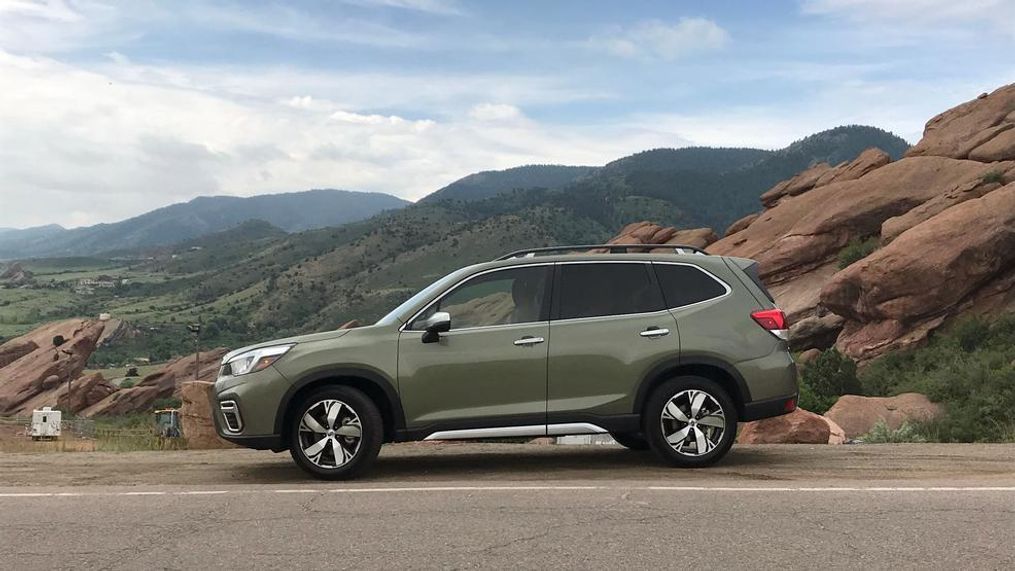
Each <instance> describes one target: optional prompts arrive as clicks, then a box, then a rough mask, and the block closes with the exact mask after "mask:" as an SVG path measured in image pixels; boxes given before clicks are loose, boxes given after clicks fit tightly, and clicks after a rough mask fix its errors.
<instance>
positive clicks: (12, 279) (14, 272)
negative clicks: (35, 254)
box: [0, 262, 34, 286]
mask: <svg viewBox="0 0 1015 571" xmlns="http://www.w3.org/2000/svg"><path fill="white" fill-rule="evenodd" d="M33 277H34V276H33V274H32V272H30V271H28V270H26V269H24V268H23V267H21V264H19V263H18V262H14V263H12V264H11V265H9V266H7V267H6V268H4V271H2V272H0V281H3V282H6V283H7V285H11V286H21V285H26V284H30V283H32V282H33V281H34V280H33Z"/></svg>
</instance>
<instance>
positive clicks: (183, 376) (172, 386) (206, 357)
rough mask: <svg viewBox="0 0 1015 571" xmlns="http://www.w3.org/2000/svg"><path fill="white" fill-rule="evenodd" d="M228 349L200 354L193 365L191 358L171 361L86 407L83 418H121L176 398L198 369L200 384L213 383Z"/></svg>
mask: <svg viewBox="0 0 1015 571" xmlns="http://www.w3.org/2000/svg"><path fill="white" fill-rule="evenodd" d="M226 352H227V350H226V349H224V348H219V349H212V350H210V351H203V352H201V362H200V364H199V365H197V364H196V359H195V356H194V355H188V356H186V357H180V358H178V359H174V360H172V361H170V362H169V363H168V364H167V365H166V367H165V368H164V369H162V370H161V371H158V372H155V373H152V374H150V375H148V376H146V377H145V378H144V379H142V380H141V382H139V383H138V384H136V385H134V386H133V387H131V388H128V389H120V390H118V391H116V392H115V393H113V394H111V395H109V396H108V397H106V398H104V399H102V400H101V401H99V402H97V403H95V404H93V405H92V406H89V407H88V408H86V409H85V410H84V411H82V413H81V414H83V415H84V416H102V415H120V414H129V413H132V412H138V411H144V410H148V409H150V408H151V407H152V405H153V404H154V403H155V401H157V400H159V399H164V398H169V397H173V396H176V397H178V396H179V388H180V385H181V384H182V383H184V382H186V381H192V380H195V378H194V368H195V366H197V368H198V376H197V379H196V380H199V381H209V382H210V381H214V380H215V378H216V376H217V375H218V369H219V364H220V362H221V360H222V357H223V356H224V355H225V354H226Z"/></svg>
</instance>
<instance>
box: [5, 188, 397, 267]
mask: <svg viewBox="0 0 1015 571" xmlns="http://www.w3.org/2000/svg"><path fill="white" fill-rule="evenodd" d="M407 204H409V202H408V201H405V200H402V199H401V198H397V197H395V196H391V195H389V194H382V193H377V192H353V191H348V190H331V189H319V190H308V191H305V192H291V193H283V194H266V195H260V196H251V197H247V198H242V197H237V196H201V197H198V198H195V199H193V200H191V201H189V202H184V203H179V204H173V205H170V206H166V207H163V208H159V209H157V210H153V211H151V212H148V213H146V214H142V215H140V216H135V217H133V218H129V219H127V220H123V221H120V222H115V223H112V224H97V225H95V226H87V227H82V228H73V229H66V228H63V227H61V226H58V225H55V224H53V225H48V226H40V227H36V228H27V229H24V230H12V229H7V230H6V231H0V259H12V258H29V257H54V256H80V255H90V254H96V253H99V252H114V251H125V250H138V249H144V248H152V247H157V246H165V245H169V244H175V243H178V242H182V241H185V240H189V239H192V238H197V237H200V236H206V235H208V234H212V233H215V232H218V231H221V230H223V229H225V228H229V227H231V226H235V225H237V224H240V223H242V222H245V221H247V220H264V221H266V222H268V223H270V224H272V225H274V226H277V227H278V228H281V229H282V230H285V231H287V232H298V231H302V230H308V229H312V228H324V227H328V226H339V225H342V224H345V223H348V222H354V221H356V220H362V219H364V218H368V217H370V216H373V215H375V214H378V213H380V212H382V211H384V210H392V209H397V208H402V207H403V206H405V205H407Z"/></svg>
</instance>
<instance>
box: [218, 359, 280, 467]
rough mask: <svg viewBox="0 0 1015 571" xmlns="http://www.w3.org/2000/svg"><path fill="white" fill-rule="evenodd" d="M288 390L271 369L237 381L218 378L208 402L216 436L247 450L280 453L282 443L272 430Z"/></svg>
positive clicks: (236, 378)
mask: <svg viewBox="0 0 1015 571" xmlns="http://www.w3.org/2000/svg"><path fill="white" fill-rule="evenodd" d="M288 386H289V382H288V381H287V380H286V379H285V377H283V376H282V374H281V373H279V372H278V370H276V369H275V368H274V367H268V368H267V369H265V370H263V371H258V372H256V373H251V374H249V375H243V376H241V377H220V378H219V379H218V380H217V381H216V382H215V391H214V393H215V396H214V398H213V399H212V402H211V407H212V411H211V413H212V419H213V420H214V422H215V430H216V432H218V435H219V436H220V437H222V438H223V439H225V440H228V441H229V442H232V443H234V444H238V445H240V446H244V447H247V448H254V449H256V450H276V451H278V450H284V449H285V448H286V446H285V443H284V442H283V441H282V438H281V436H280V435H279V434H278V433H277V432H276V430H275V417H276V415H277V414H278V404H279V403H280V402H281V401H282V396H283V394H284V393H285V390H286V389H287V388H288ZM223 403H225V408H224V407H223Z"/></svg>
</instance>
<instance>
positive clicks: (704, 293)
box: [653, 263, 726, 308]
mask: <svg viewBox="0 0 1015 571" xmlns="http://www.w3.org/2000/svg"><path fill="white" fill-rule="evenodd" d="M653 266H654V267H655V271H656V275H657V276H658V278H659V285H660V287H662V290H663V297H664V298H665V299H666V307H669V308H673V307H683V306H685V305H691V304H692V303H699V302H702V301H708V300H710V299H715V298H717V297H722V296H723V295H725V294H726V286H725V285H723V284H722V283H720V282H719V281H718V280H716V279H715V278H713V277H712V276H710V275H709V274H707V273H705V272H704V271H703V270H701V269H699V268H698V267H697V266H692V265H684V264H659V263H656V264H653Z"/></svg>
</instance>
